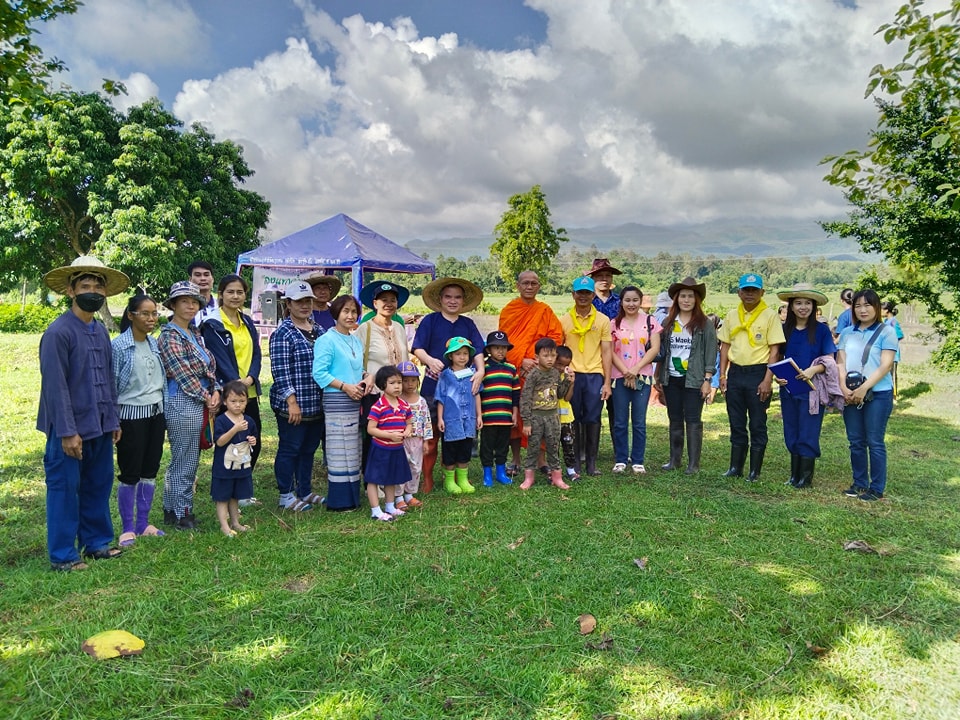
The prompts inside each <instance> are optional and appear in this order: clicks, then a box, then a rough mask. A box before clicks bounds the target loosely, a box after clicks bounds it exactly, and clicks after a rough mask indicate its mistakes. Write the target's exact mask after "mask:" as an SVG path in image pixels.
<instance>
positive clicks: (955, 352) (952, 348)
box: [933, 331, 960, 372]
mask: <svg viewBox="0 0 960 720" xmlns="http://www.w3.org/2000/svg"><path fill="white" fill-rule="evenodd" d="M933 362H934V364H936V365H937V366H939V367H940V368H942V369H944V370H949V371H952V372H960V331H955V332H952V333H949V334H948V335H947V337H946V338H945V339H944V341H943V344H942V345H940V347H939V348H937V349H936V350H935V351H934V353H933Z"/></svg>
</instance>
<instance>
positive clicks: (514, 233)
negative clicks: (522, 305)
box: [490, 185, 568, 283]
mask: <svg viewBox="0 0 960 720" xmlns="http://www.w3.org/2000/svg"><path fill="white" fill-rule="evenodd" d="M508 203H509V205H510V209H509V210H507V211H506V212H504V213H503V216H502V217H501V218H500V222H499V223H497V226H496V227H495V228H494V230H493V235H494V241H493V245H491V246H490V252H491V254H492V255H493V256H494V257H495V258H497V261H498V262H499V264H500V275H501V276H502V277H503V279H504V280H506V281H507V282H508V283H512V282H513V281H514V280H515V279H516V277H517V274H518V273H520V272H523V271H524V270H535V271H537V272H538V273H549V269H550V265H551V263H552V262H553V259H554V258H555V257H556V256H557V253H558V252H560V243H563V242H566V241H567V240H568V238H567V231H566V230H565V229H564V228H554V227H553V224H552V223H551V222H550V208H549V207H548V206H547V198H546V196H545V195H544V194H543V190H541V189H540V186H539V185H534V186H533V187H532V188H530V190H528V191H527V192H525V193H518V194H516V195H514V196H513V197H511V198H510V200H509V201H508Z"/></svg>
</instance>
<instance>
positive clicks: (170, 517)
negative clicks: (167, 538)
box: [163, 510, 177, 525]
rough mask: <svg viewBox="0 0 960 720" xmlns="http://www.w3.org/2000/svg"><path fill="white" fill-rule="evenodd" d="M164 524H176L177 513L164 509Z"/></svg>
mask: <svg viewBox="0 0 960 720" xmlns="http://www.w3.org/2000/svg"><path fill="white" fill-rule="evenodd" d="M163 524H164V525H176V524H177V514H176V513H175V512H174V511H173V510H164V511H163Z"/></svg>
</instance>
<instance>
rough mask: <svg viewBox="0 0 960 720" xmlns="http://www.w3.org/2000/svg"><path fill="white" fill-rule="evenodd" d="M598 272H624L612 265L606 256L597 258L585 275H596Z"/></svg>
mask: <svg viewBox="0 0 960 720" xmlns="http://www.w3.org/2000/svg"><path fill="white" fill-rule="evenodd" d="M598 272H608V273H610V274H611V275H623V273H622V272H620V271H619V270H617V269H616V268H615V267H614V266H613V265H611V264H610V261H609V260H607V259H606V258H595V259H594V261H593V265H591V266H590V269H589V270H587V272H585V273H584V275H594V274H595V273H598Z"/></svg>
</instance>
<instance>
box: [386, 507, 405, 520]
mask: <svg viewBox="0 0 960 720" xmlns="http://www.w3.org/2000/svg"><path fill="white" fill-rule="evenodd" d="M393 507H394V508H395V509H394V510H393V512H391V513H389V514H390V515H393V516H394V517H395V518H397V517H401V516H403V515H406V514H407V513H405V512H404V511H403V510H401V509H400V508H398V507H397V506H396V505H394V506H393ZM384 512H386V511H384Z"/></svg>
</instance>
